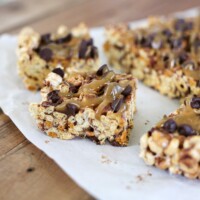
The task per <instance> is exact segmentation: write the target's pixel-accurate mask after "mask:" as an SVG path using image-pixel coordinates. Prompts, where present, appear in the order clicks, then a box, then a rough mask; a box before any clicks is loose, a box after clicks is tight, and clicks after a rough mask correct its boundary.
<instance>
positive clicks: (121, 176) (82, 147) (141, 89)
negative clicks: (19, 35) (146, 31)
mask: <svg viewBox="0 0 200 200" xmlns="http://www.w3.org/2000/svg"><path fill="white" fill-rule="evenodd" d="M195 13H196V10H194V9H193V10H190V11H187V12H185V13H183V14H182V13H181V14H179V15H184V16H185V15H186V16H188V15H194V14H195ZM145 23H146V21H145V20H142V21H139V22H135V23H132V26H133V27H134V26H140V25H141V24H145ZM91 34H92V36H93V37H94V40H95V43H96V45H97V46H98V47H99V48H100V53H101V60H102V63H106V60H105V58H104V56H103V54H102V48H101V46H102V42H103V40H104V38H103V29H102V28H97V29H92V30H91ZM16 45H17V40H16V37H14V36H10V35H3V36H1V37H0V106H1V108H2V109H3V111H4V112H5V113H6V114H7V115H8V116H9V117H10V118H11V119H12V121H13V122H14V123H15V125H16V126H17V127H18V128H19V129H20V131H21V132H22V133H23V134H24V136H25V137H26V138H27V139H28V140H29V141H31V142H32V143H33V144H34V145H35V146H37V147H38V148H39V149H41V150H42V151H44V152H45V153H46V154H47V155H48V156H49V157H50V158H52V159H53V160H54V161H55V162H56V163H57V164H58V165H59V166H60V167H61V168H62V169H63V170H64V171H65V172H66V173H67V174H68V175H69V176H70V177H71V178H72V179H73V180H74V181H76V183H78V184H79V185H80V186H81V187H82V188H84V189H85V190H86V191H88V192H89V193H90V194H92V195H93V196H94V197H96V198H98V199H132V200H133V199H134V200H137V199H138V200H146V199H149V200H157V199H159V200H160V199H162V200H169V199H181V200H187V199H190V200H192V199H195V200H197V199H200V188H199V186H200V185H199V184H200V183H199V181H195V180H188V179H186V178H184V177H181V176H174V175H169V174H168V172H165V171H161V170H159V169H155V168H154V167H148V166H146V165H145V164H144V162H143V161H142V160H141V159H140V158H139V156H138V154H139V145H138V144H139V138H140V136H141V135H142V134H143V133H145V132H146V131H148V130H149V129H150V128H151V126H153V125H154V124H155V123H156V122H157V121H158V120H159V119H161V118H162V116H163V115H164V114H166V113H170V112H171V111H173V110H174V109H176V108H177V107H178V105H179V102H178V101H176V100H171V99H169V98H167V97H165V96H162V95H160V94H159V93H158V92H156V91H154V90H152V89H150V88H148V87H146V86H144V85H142V84H141V83H138V90H137V110H138V112H137V114H136V115H135V128H134V129H133V131H132V134H131V141H130V145H129V146H128V147H112V146H110V145H103V146H98V145H96V144H94V143H92V142H91V141H88V140H83V139H73V140H70V141H62V140H58V139H53V138H49V137H48V136H46V135H44V134H43V133H42V132H40V131H39V130H38V129H37V127H36V124H35V122H34V120H33V119H32V118H31V116H30V114H29V112H28V104H29V103H30V102H39V101H40V95H39V93H32V92H29V91H27V90H26V89H25V88H24V86H23V84H22V82H21V79H20V78H19V77H18V75H17V70H16V55H15V49H16ZM46 141H49V142H48V143H47V142H46Z"/></svg>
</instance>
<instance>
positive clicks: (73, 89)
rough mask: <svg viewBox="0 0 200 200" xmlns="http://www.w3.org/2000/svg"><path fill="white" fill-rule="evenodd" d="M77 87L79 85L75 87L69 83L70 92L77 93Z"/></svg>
mask: <svg viewBox="0 0 200 200" xmlns="http://www.w3.org/2000/svg"><path fill="white" fill-rule="evenodd" d="M78 89H79V87H77V86H75V85H70V87H69V91H70V92H72V93H77V92H78Z"/></svg>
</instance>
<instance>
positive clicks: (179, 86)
mask: <svg viewBox="0 0 200 200" xmlns="http://www.w3.org/2000/svg"><path fill="white" fill-rule="evenodd" d="M104 50H105V53H106V55H107V58H108V61H109V63H110V65H111V66H112V67H114V68H115V69H117V70H121V71H124V72H127V73H132V74H133V75H134V77H136V78H138V79H139V80H141V81H142V82H144V83H145V84H146V85H147V86H150V87H152V88H154V89H156V90H158V91H159V92H160V93H162V94H164V95H168V96H169V97H172V98H181V97H185V96H187V95H189V94H199V93H200V18H199V17H196V18H190V19H189V18H188V19H175V18H170V19H167V20H166V19H165V20H164V19H160V18H150V19H149V22H148V25H147V26H145V27H142V28H137V29H130V28H129V27H128V26H127V25H123V24H121V25H118V26H111V27H108V28H107V29H106V42H105V44H104Z"/></svg>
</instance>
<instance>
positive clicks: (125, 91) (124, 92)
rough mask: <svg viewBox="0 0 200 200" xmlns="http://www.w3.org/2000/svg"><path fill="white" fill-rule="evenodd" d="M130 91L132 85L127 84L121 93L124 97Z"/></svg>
mask: <svg viewBox="0 0 200 200" xmlns="http://www.w3.org/2000/svg"><path fill="white" fill-rule="evenodd" d="M131 91H132V87H131V86H130V85H127V86H126V88H125V89H124V90H123V91H122V93H121V94H122V95H124V96H125V97H126V96H128V95H130V94H131Z"/></svg>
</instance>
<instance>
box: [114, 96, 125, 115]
mask: <svg viewBox="0 0 200 200" xmlns="http://www.w3.org/2000/svg"><path fill="white" fill-rule="evenodd" d="M123 102H124V98H120V99H115V100H114V101H113V102H112V104H111V108H112V110H113V112H114V113H116V112H118V111H119V109H120V107H121V105H122V104H123Z"/></svg>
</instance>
